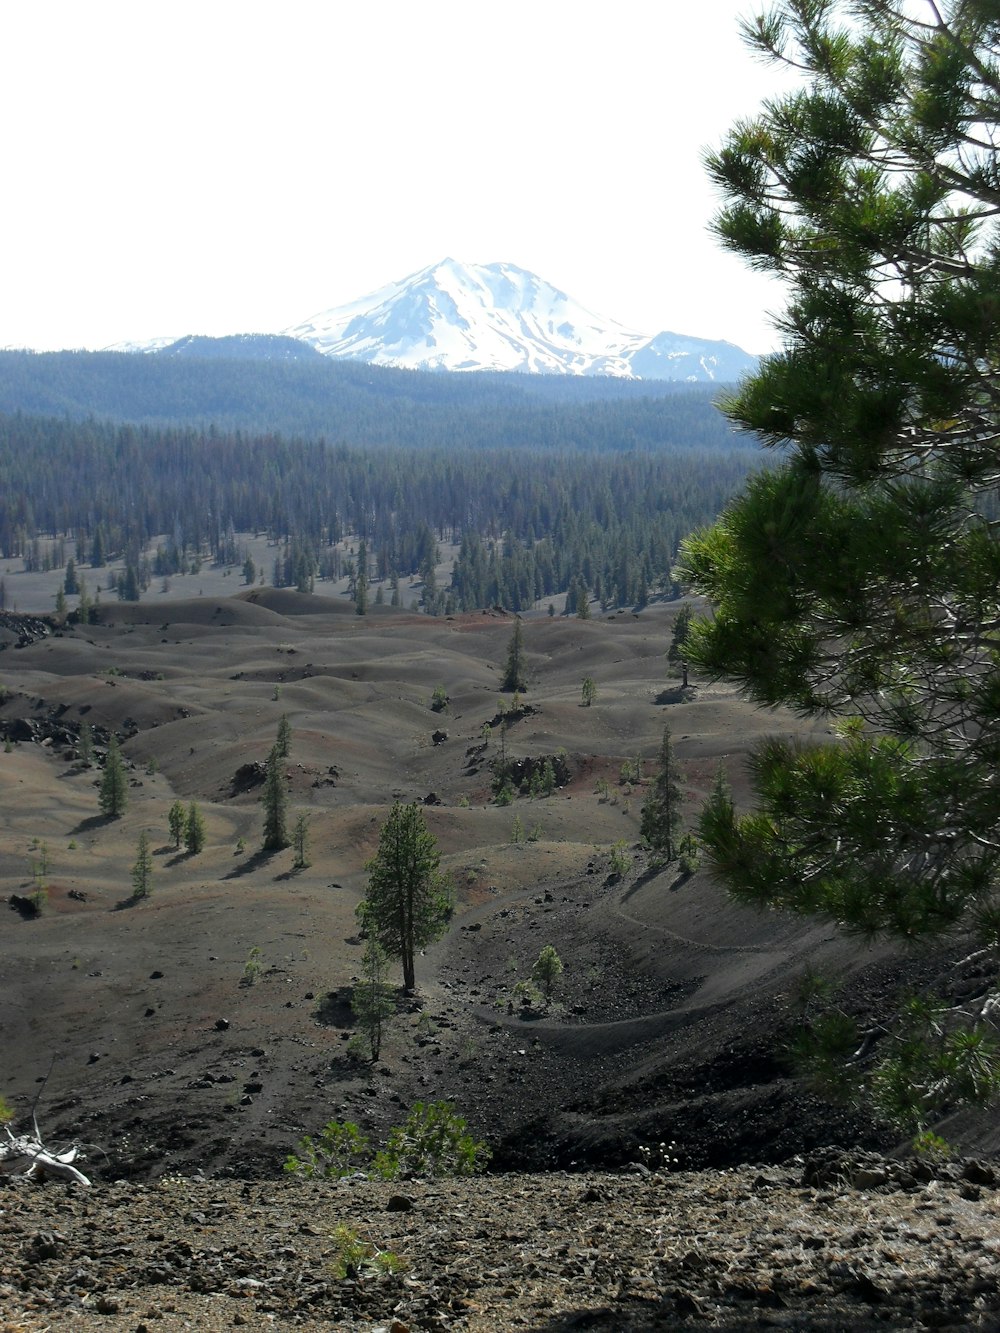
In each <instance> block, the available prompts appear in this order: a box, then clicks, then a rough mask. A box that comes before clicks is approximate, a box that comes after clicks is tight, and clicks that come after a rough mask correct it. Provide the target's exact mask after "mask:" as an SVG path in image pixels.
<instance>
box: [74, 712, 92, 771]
mask: <svg viewBox="0 0 1000 1333" xmlns="http://www.w3.org/2000/svg"><path fill="white" fill-rule="evenodd" d="M76 749H77V754H79V756H80V759H81V760H82V761H83V763H85V764H87V765H88V766H89V765H90V763H91V761H92V760H93V758H94V732H93V729H92V728H91V725H90V723H89V722H81V723H80V735H79V738H78V740H77V745H76Z"/></svg>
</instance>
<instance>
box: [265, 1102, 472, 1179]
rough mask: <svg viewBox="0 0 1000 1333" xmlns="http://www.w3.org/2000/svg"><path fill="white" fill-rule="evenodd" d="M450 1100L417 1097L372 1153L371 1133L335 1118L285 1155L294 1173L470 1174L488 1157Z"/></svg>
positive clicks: (329, 1176)
mask: <svg viewBox="0 0 1000 1333" xmlns="http://www.w3.org/2000/svg"><path fill="white" fill-rule="evenodd" d="M490 1156H491V1154H490V1150H489V1148H488V1147H487V1146H486V1144H485V1143H481V1142H477V1141H476V1140H475V1139H474V1138H473V1137H472V1135H471V1134H470V1133H469V1132H468V1126H467V1125H466V1122H465V1121H464V1120H463V1118H462V1117H461V1116H460V1115H456V1113H455V1108H454V1107H453V1106H452V1104H451V1103H450V1102H431V1103H429V1104H427V1105H425V1104H424V1103H423V1102H417V1103H416V1105H415V1106H414V1107H413V1109H412V1110H411V1111H410V1114H409V1115H408V1116H407V1118H406V1122H405V1124H402V1125H397V1126H396V1127H395V1129H392V1130H390V1132H389V1138H388V1141H387V1142H386V1145H385V1147H384V1148H381V1149H379V1151H378V1152H376V1153H375V1154H374V1156H373V1155H372V1152H371V1147H370V1145H369V1142H368V1140H367V1138H365V1136H364V1135H363V1134H362V1132H361V1131H360V1130H359V1129H358V1127H357V1125H355V1124H354V1123H353V1122H352V1121H350V1120H348V1121H344V1122H343V1123H342V1122H341V1121H339V1120H331V1121H330V1122H329V1124H327V1125H326V1126H325V1127H324V1128H323V1129H322V1130H321V1132H320V1134H319V1136H318V1138H316V1139H313V1138H311V1137H310V1136H309V1135H306V1137H305V1138H303V1139H301V1140H300V1141H299V1147H298V1153H295V1154H292V1155H290V1156H289V1157H287V1158H286V1159H285V1164H284V1165H285V1170H286V1171H287V1172H288V1173H289V1174H290V1175H303V1176H306V1177H309V1178H311V1177H313V1176H320V1177H322V1178H324V1179H328V1180H329V1179H333V1180H336V1179H338V1178H340V1177H343V1176H347V1175H350V1174H351V1173H352V1172H354V1171H358V1170H361V1171H364V1172H366V1173H367V1174H368V1175H371V1176H376V1177H378V1178H380V1179H382V1180H395V1179H396V1178H397V1177H398V1176H401V1175H408V1176H409V1175H413V1176H469V1175H473V1174H474V1173H475V1172H477V1171H481V1170H482V1169H483V1168H484V1167H485V1165H486V1163H487V1162H488V1161H489V1159H490Z"/></svg>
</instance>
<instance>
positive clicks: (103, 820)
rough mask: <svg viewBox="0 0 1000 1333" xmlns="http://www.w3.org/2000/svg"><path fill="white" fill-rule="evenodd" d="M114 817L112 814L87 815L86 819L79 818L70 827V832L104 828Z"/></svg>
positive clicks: (84, 831)
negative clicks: (78, 820) (76, 822)
mask: <svg viewBox="0 0 1000 1333" xmlns="http://www.w3.org/2000/svg"><path fill="white" fill-rule="evenodd" d="M114 818H115V816H114V815H88V816H87V818H86V819H81V820H80V822H79V824H77V825H76V827H75V828H72V829H70V832H71V833H93V832H94V831H95V829H99V828H105V827H106V826H107V825H108V824H110V823H111V821H112V819H114Z"/></svg>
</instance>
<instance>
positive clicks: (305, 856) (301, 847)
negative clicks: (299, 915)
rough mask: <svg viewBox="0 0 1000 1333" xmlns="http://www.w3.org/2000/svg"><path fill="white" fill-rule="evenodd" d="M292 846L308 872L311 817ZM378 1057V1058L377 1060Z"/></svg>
mask: <svg viewBox="0 0 1000 1333" xmlns="http://www.w3.org/2000/svg"><path fill="white" fill-rule="evenodd" d="M292 846H293V847H294V848H295V860H294V861H293V862H292V864H293V866H294V867H295V869H296V870H306V869H307V868H308V867H309V866H310V865H311V864H312V862H311V861H310V860H309V816H308V815H305V814H302V815H299V817H298V819H296V821H295V828H294V829H293V830H292ZM377 1058H378V1057H376V1059H377Z"/></svg>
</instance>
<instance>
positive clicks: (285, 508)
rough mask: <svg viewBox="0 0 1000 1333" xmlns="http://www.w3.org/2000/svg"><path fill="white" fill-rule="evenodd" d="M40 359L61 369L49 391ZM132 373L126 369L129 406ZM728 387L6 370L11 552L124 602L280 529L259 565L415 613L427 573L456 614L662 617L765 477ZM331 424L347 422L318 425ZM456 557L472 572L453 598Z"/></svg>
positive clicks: (6, 541)
mask: <svg viewBox="0 0 1000 1333" xmlns="http://www.w3.org/2000/svg"><path fill="white" fill-rule="evenodd" d="M33 364H34V365H35V366H36V367H38V366H41V367H43V368H45V374H44V375H42V377H41V380H43V381H44V382H45V393H44V394H42V393H41V392H40V391H39V393H38V394H36V395H35V396H34V397H33V396H32V392H29V391H28V388H27V387H26V384H27V381H28V380H29V379H30V374H29V370H30V368H31V366H32V365H33ZM11 367H14V368H16V369H17V371H18V374H20V375H21V376H22V380H23V381H24V382H22V383H20V385H19V386H18V385H14V386H13V387H12V382H13V380H14V379H16V378H17V377H16V376H15V375H13V373H12V371H11ZM123 367H124V371H123ZM220 367H221V373H220ZM88 368H89V370H91V371H96V373H95V374H90V375H89V376H88V375H87V374H84V373H83V372H84V371H85V370H87V369H88ZM109 368H112V369H114V370H115V372H116V373H117V374H119V376H121V375H122V374H124V378H123V379H122V378H119V380H118V382H117V383H118V390H117V391H116V390H115V389H114V383H115V381H114V376H112V375H111V370H110V369H109ZM317 371H318V372H319V374H318V377H317V378H314V379H313V380H312V381H311V383H312V384H313V385H314V386H315V385H316V384H319V383H321V382H322V383H324V384H325V385H326V386H327V390H328V392H327V393H326V399H325V406H324V405H323V402H322V401H321V396H320V395H318V394H312V391H311V390H308V391H304V392H303V394H302V395H301V396H298V395H299V390H300V389H301V388H302V383H305V382H306V381H309V375H310V374H313V375H315V372H317ZM331 371H332V372H334V373H333V375H332V376H330V375H329V374H328V372H331ZM175 372H176V373H175ZM191 372H194V379H193V380H190V379H188V376H189V374H190V373H191ZM299 372H303V373H304V379H303V380H302V382H301V383H299V386H298V388H297V387H296V384H297V378H296V377H297V375H298V374H299ZM213 375H215V377H216V378H215V379H214V380H213V378H212V377H213ZM39 383H41V381H39ZM213 383H214V385H215V389H214V395H215V397H214V406H213V401H212V394H211V393H210V392H209V387H210V386H211V385H212V384H213ZM241 385H242V386H243V388H245V390H246V397H243V396H242V389H241V388H240V386H241ZM276 385H278V386H281V388H282V393H287V395H288V396H287V399H286V398H283V397H282V394H279V393H277V392H272V391H274V390H275V386H276ZM331 385H334V386H335V387H336V392H329V390H330V386H331ZM59 386H61V387H62V390H63V391H64V393H63V397H62V400H61V401H62V407H61V409H59V408H58V407H57V403H56V398H57V397H58V395H57V394H56V389H57V387H59ZM254 386H256V389H255V388H254ZM37 387H38V386H37V384H36V388H37ZM307 389H308V385H307ZM115 392H119V396H118V397H117V398H116V397H115ZM133 392H134V394H135V399H134V401H133V398H132V397H130V395H131V394H133ZM718 393H719V390H718V388H717V387H712V388H706V387H705V386H690V387H682V388H681V389H680V390H678V388H677V386H669V387H668V388H665V387H664V385H663V384H662V383H660V384H657V385H652V386H651V385H648V384H645V385H644V384H642V383H641V382H636V381H615V380H607V379H603V380H599V379H588V380H581V379H574V378H573V377H557V376H516V375H507V376H504V375H467V376H466V375H454V374H453V375H443V374H442V375H435V374H432V373H427V372H406V371H393V370H385V369H383V368H378V367H370V366H361V365H358V364H352V363H333V364H328V363H326V362H323V363H322V364H320V365H319V366H318V367H317V366H316V365H315V363H313V362H311V361H310V362H301V363H300V362H268V361H259V360H258V361H252V360H243V361H239V360H232V361H222V362H219V361H202V360H184V359H183V358H179V359H176V360H167V361H164V360H160V359H158V358H154V357H143V356H136V355H131V356H127V355H124V354H84V353H80V354H75V353H58V354H30V353H6V354H0V403H2V404H3V405H4V406H5V407H6V409H7V410H6V412H5V413H2V412H0V556H2V557H3V558H5V559H8V560H10V559H22V560H23V561H24V562H25V567H26V568H29V569H49V568H62V567H63V566H64V565H66V563H67V560H69V559H72V560H73V561H74V566H77V565H83V564H87V565H90V566H92V567H95V568H100V567H101V566H102V565H104V564H105V563H107V562H108V561H112V560H121V561H124V562H125V564H126V566H127V571H126V575H127V576H126V577H124V578H123V579H122V581H121V585H120V587H119V595H120V596H123V597H126V598H130V599H131V598H134V597H137V596H138V595H139V594H140V592H141V590H142V589H143V588H144V587H146V586H148V584H149V581H150V580H151V579H152V578H153V577H160V576H164V577H165V576H169V575H171V574H173V573H177V572H179V571H182V570H183V571H187V570H188V569H189V568H190V567H191V565H192V564H195V563H197V562H199V561H201V560H211V561H214V562H216V563H219V564H224V565H239V564H243V563H244V562H245V559H246V552H245V550H243V549H241V546H240V542H239V537H238V534H240V533H257V534H266V535H267V537H268V539H269V540H270V541H271V542H272V543H273V544H274V546H275V548H276V551H277V555H276V558H275V560H274V562H273V566H272V568H269V569H268V570H266V571H260V570H257V571H254V573H255V574H258V575H259V574H264V575H265V576H266V578H267V580H268V581H269V582H273V583H274V584H275V585H277V586H296V587H298V588H300V589H301V590H303V591H309V590H311V589H312V588H313V587H314V586H315V581H316V580H317V579H341V578H343V577H345V576H346V577H348V578H351V579H353V580H355V581H359V582H360V584H361V587H362V590H363V591H364V593H365V595H366V596H367V586H368V584H369V583H372V584H377V585H381V584H385V589H386V590H385V592H384V593H383V592H382V591H381V589H380V590H379V596H378V598H377V600H380V601H381V600H390V597H391V600H392V601H394V602H395V603H396V604H399V603H398V586H397V584H398V580H399V579H401V578H407V577H410V576H414V575H417V576H420V577H421V578H422V580H423V584H424V587H423V598H422V601H423V605H424V608H425V609H426V610H427V611H429V612H431V613H432V614H439V613H442V612H452V611H466V610H474V609H478V608H480V607H484V606H490V605H494V604H500V605H503V606H505V607H507V608H508V609H511V610H523V609H526V608H528V607H531V606H532V605H533V604H535V603H536V602H538V601H539V600H540V599H545V598H548V597H552V596H555V595H557V594H562V593H567V594H568V597H567V601H566V610H567V611H569V612H571V613H572V612H574V611H575V612H577V613H579V614H586V613H587V604H588V600H589V599H591V598H596V599H597V600H598V601H599V602H600V604H601V605H602V606H615V607H621V606H635V605H640V606H641V605H642V604H644V602H645V601H646V599H647V598H648V597H649V596H651V595H655V594H659V593H664V592H666V593H668V594H669V593H670V592H671V591H672V583H671V569H672V566H673V564H674V561H675V558H676V555H677V551H678V548H679V544H680V542H681V541H682V540H683V538H684V537H685V536H687V535H688V534H689V533H690V532H692V530H694V529H696V528H698V527H701V526H703V525H704V524H705V523H707V522H709V521H711V520H712V519H713V518H714V517H715V516H716V515H717V514H718V513H719V512H720V511H721V509H722V508H723V506H724V505H725V504H726V502H727V501H728V500H729V499H730V498H731V496H732V495H733V494H734V493H735V492H736V491H737V490H738V489H739V488H740V486H741V485H742V483H743V482H744V480H745V479H746V476H747V474H748V472H749V471H750V470H751V469H752V468H754V467H755V466H757V465H758V459H759V452H758V450H757V441H756V438H755V437H753V436H751V435H749V434H740V433H736V432H734V431H733V430H732V429H731V428H730V427H728V426H727V424H726V422H725V419H724V418H723V417H722V415H721V414H720V413H719V411H718V410H717V409H716V407H715V406H714V402H713V399H714V398H715V397H717V396H718ZM228 394H232V395H233V399H232V403H231V404H229V406H227V401H228V400H227V398H226V395H228ZM140 398H141V399H142V402H143V403H144V410H143V411H142V412H140V411H139V399H140ZM265 398H266V399H267V405H264V406H262V404H263V401H264V399H265ZM43 400H44V403H45V411H44V412H43V411H42V410H41V407H40V404H41V403H42V401H43ZM237 402H239V403H240V412H239V413H237V412H236V409H235V406H234V404H236V403H237ZM230 407H231V408H232V410H230ZM258 408H259V409H260V410H259V412H258ZM98 410H99V411H100V415H98ZM312 410H315V411H316V412H317V413H319V414H320V415H321V416H322V417H323V420H324V421H325V422H326V427H325V428H324V429H323V430H321V431H317V432H316V433H314V434H310V432H309V431H308V430H306V429H302V430H297V429H296V426H295V423H296V420H297V419H299V418H301V419H302V420H304V419H305V417H306V416H307V415H308V413H309V412H310V411H312ZM297 413H298V418H297V415H296V414H297ZM133 414H134V418H135V419H126V418H128V417H129V416H130V415H133ZM203 414H204V417H205V419H204V420H202V419H201V418H202V415H203ZM113 418H117V419H113ZM237 418H238V419H239V420H245V421H246V422H247V423H249V424H248V425H235V424H233V423H234V421H235V420H236V419H237ZM266 421H273V422H278V423H280V425H281V429H280V430H279V429H270V428H268V427H266V426H264V425H262V424H260V423H261V422H266ZM255 423H256V424H255ZM345 538H349V539H350V540H351V542H352V543H357V546H358V549H357V554H356V556H353V553H352V557H345V551H344V548H343V545H342V543H343V541H344V540H345ZM443 542H448V543H453V544H454V546H455V547H456V548H457V557H456V560H455V563H454V569H453V573H452V577H451V581H450V583H448V584H447V585H446V586H441V587H439V586H437V581H436V574H435V566H436V564H437V563H438V556H439V544H440V543H443ZM355 561H356V563H355ZM248 572H249V571H245V573H248ZM359 575H363V577H361V578H360V579H359V577H358V576H359ZM247 581H250V579H249V578H248V580H247ZM390 588H391V590H392V592H391V593H390V592H389V589H390ZM68 590H70V591H71V590H72V589H71V588H69V589H68ZM360 609H363V608H362V606H361V603H360V601H359V610H360Z"/></svg>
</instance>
